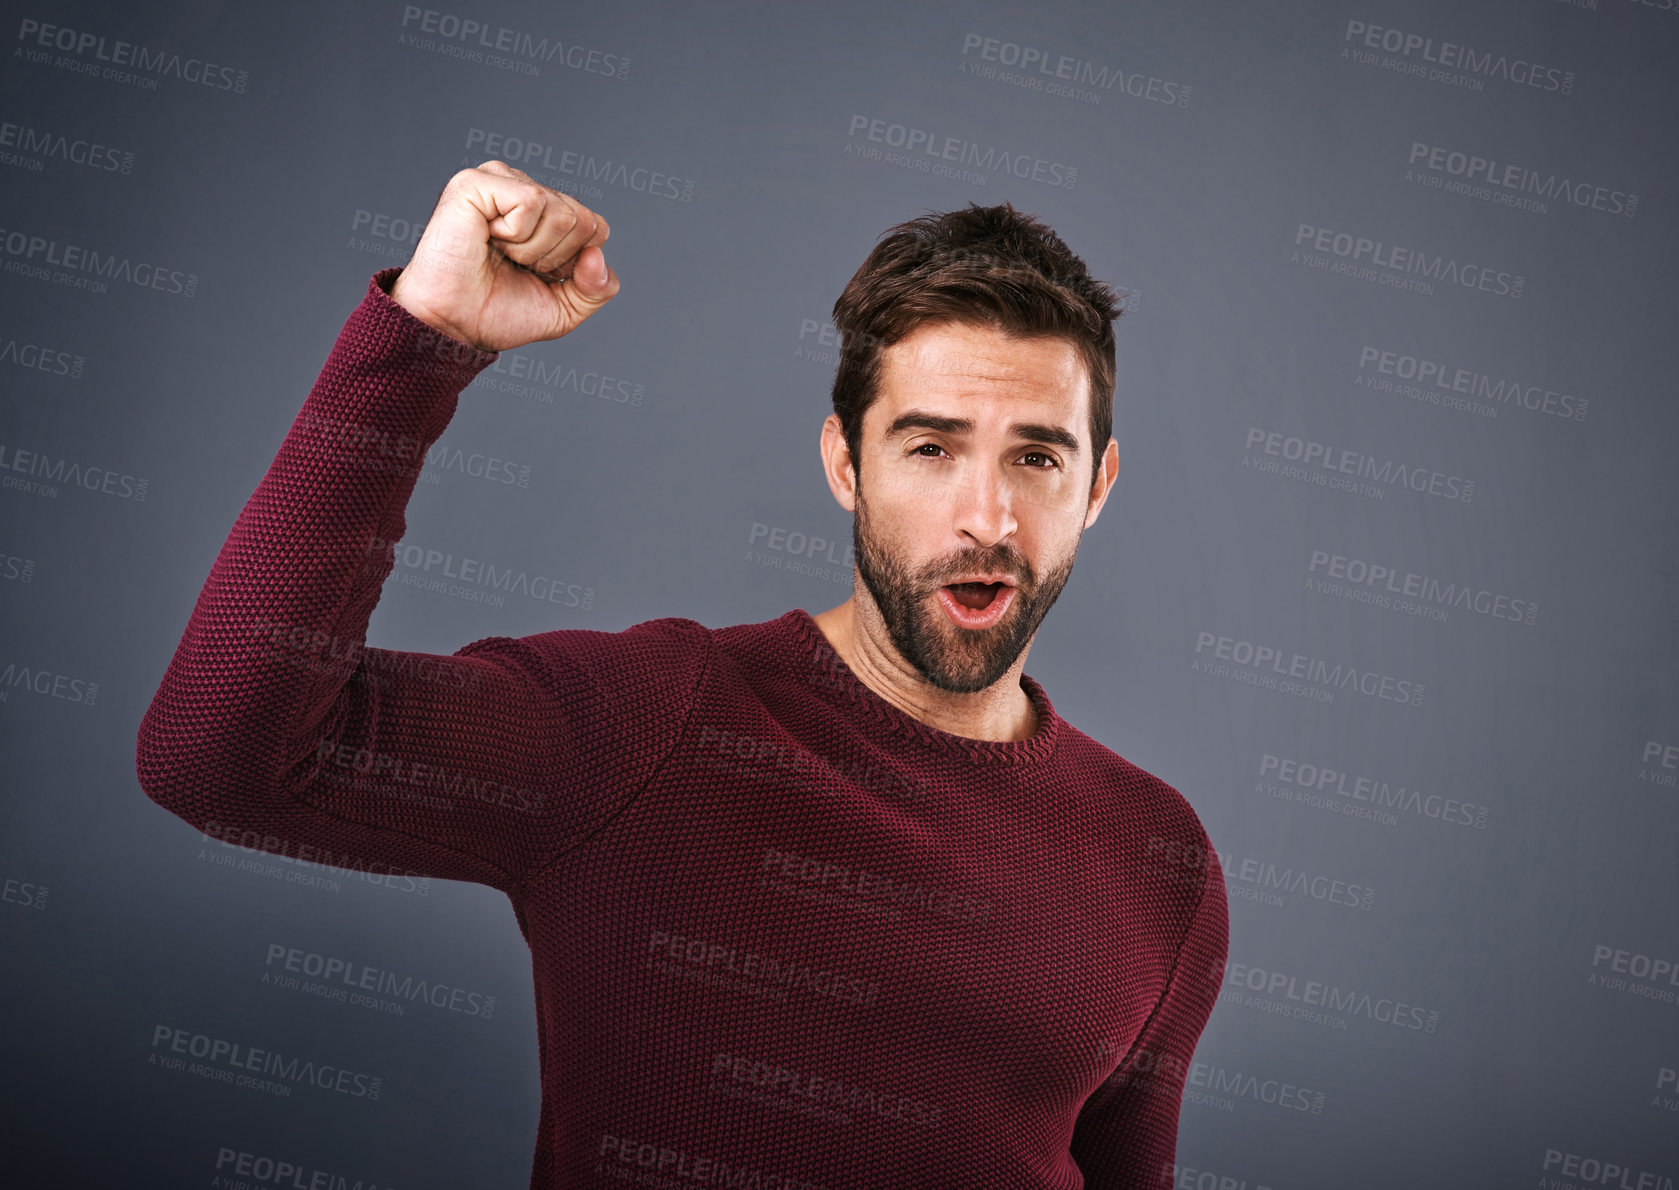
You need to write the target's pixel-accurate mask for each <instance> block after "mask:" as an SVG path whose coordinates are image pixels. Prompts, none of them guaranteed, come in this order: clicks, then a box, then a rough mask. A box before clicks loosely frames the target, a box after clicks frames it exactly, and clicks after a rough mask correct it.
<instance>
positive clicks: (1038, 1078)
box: [136, 269, 1228, 1190]
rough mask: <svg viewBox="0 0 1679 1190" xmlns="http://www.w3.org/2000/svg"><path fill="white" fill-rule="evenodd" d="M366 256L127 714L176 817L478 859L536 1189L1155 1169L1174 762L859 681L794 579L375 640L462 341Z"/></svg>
mask: <svg viewBox="0 0 1679 1190" xmlns="http://www.w3.org/2000/svg"><path fill="white" fill-rule="evenodd" d="M399 272H400V270H399V269H386V270H384V271H382V272H380V273H377V274H375V275H374V277H373V278H372V279H371V281H370V282H369V285H368V289H367V293H366V296H365V298H364V299H363V300H362V302H361V304H360V305H359V306H358V307H357V308H356V309H355V310H354V311H353V313H352V314H351V315H350V317H349V319H348V320H347V322H346V323H345V325H344V327H343V330H342V332H341V333H340V335H339V338H338V340H337V342H336V344H335V345H334V347H333V349H332V352H331V354H330V355H329V357H328V359H327V361H326V364H325V366H324V368H323V369H322V371H321V373H320V376H319V379H318V380H317V381H316V383H315V385H314V387H313V388H312V390H311V391H310V393H309V395H308V398H307V399H306V400H305V402H304V404H303V407H302V409H301V411H300V412H299V414H298V416H297V418H296V420H295V421H294V423H293V424H292V426H291V429H290V430H289V432H288V433H287V435H286V438H285V440H284V442H283V444H282V445H281V447H280V450H279V453H278V455H277V457H276V458H275V460H274V462H273V464H272V465H271V466H270V468H269V469H268V471H267V473H266V474H265V475H264V477H263V479H262V481H261V482H260V483H259V484H258V486H257V488H256V491H255V492H254V494H253V495H252V496H251V498H250V500H249V501H248V502H247V503H246V505H245V507H244V509H243V510H242V511H241V513H240V514H239V517H238V519H237V521H236V523H235V524H234V526H233V529H232V532H231V533H230V534H229V536H228V538H227V540H226V542H225V543H224V544H223V546H222V548H221V551H220V553H219V554H218V556H217V557H216V560H215V563H214V565H213V566H212V568H211V570H210V574H209V577H208V579H207V581H206V582H205V584H204V587H203V589H202V592H201V593H200V595H199V597H198V601H197V603H196V605H195V606H194V608H193V610H192V613H191V616H190V619H189V621H188V623H187V627H186V631H185V633H184V635H183V636H182V638H181V641H180V644H179V645H178V647H177V648H176V650H175V653H174V656H173V658H172V659H171V661H170V663H169V666H168V670H167V672H166V673H165V675H164V678H163V681H162V684H161V686H160V687H159V689H158V691H157V693H156V694H155V696H154V697H153V699H152V702H151V704H150V706H149V707H148V708H147V711H146V713H145V716H144V718H143V720H142V722H141V725H140V731H139V738H138V748H137V758H136V759H137V770H138V774H139V778H140V784H141V786H142V788H143V789H144V790H145V792H146V794H147V795H148V796H149V797H150V798H152V799H153V800H154V801H156V802H157V803H158V804H160V805H161V806H163V807H165V808H167V809H168V810H170V811H171V812H173V813H174V814H176V815H178V816H179V817H181V818H183V819H185V820H186V821H187V822H189V823H191V824H193V825H194V826H196V827H198V828H200V829H201V830H204V831H206V832H208V833H211V834H214V835H217V836H223V837H231V836H232V834H234V833H237V834H238V836H239V837H240V838H241V839H242V840H245V841H246V845H250V843H249V840H251V839H253V838H260V839H261V840H262V841H261V843H260V846H261V847H262V848H263V849H264V850H267V851H272V852H276V853H280V854H286V855H291V856H293V857H299V856H309V857H313V858H316V859H320V860H322V862H330V863H332V864H335V865H337V866H340V867H345V868H351V869H355V870H360V871H370V872H385V873H405V874H409V875H425V876H432V877H441V878H447V879H454V880H472V881H478V882H481V883H484V884H488V885H491V886H493V887H495V888H497V889H500V890H502V891H503V892H504V893H506V895H507V896H508V898H509V900H510V901H511V902H512V905H513V910H514V913H515V915H516V917H517V920H518V924H519V927H520V929H521V931H522V932H523V934H524V936H525V939H526V940H527V941H528V943H529V944H530V948H531V953H532V968H533V971H534V976H535V981H536V1011H537V1025H538V1034H537V1043H538V1045H539V1047H540V1063H541V1082H542V1103H541V1111H540V1116H539V1126H538V1133H537V1141H536V1153H535V1159H534V1163H533V1169H532V1175H531V1183H530V1184H531V1186H532V1187H535V1188H542V1190H549V1188H558V1187H568V1188H569V1187H605V1186H610V1185H619V1184H624V1183H629V1182H633V1183H634V1184H637V1185H655V1186H667V1187H704V1186H727V1187H760V1188H763V1190H799V1188H809V1190H814V1188H816V1187H826V1188H830V1190H841V1188H853V1187H883V1188H884V1187H922V1186H925V1187H971V1188H987V1190H1016V1188H1018V1190H1026V1188H1028V1187H1030V1188H1033V1190H1048V1188H1051V1187H1053V1188H1056V1190H1071V1188H1073V1187H1078V1186H1086V1187H1093V1188H1102V1190H1118V1188H1120V1187H1151V1188H1157V1187H1169V1186H1171V1185H1172V1184H1173V1174H1172V1162H1173V1158H1174V1149H1175V1145H1176V1137H1177V1128H1178V1112H1179V1105H1180V1101H1181V1096H1182V1093H1183V1088H1184V1082H1185V1077H1186V1075H1187V1073H1188V1071H1189V1067H1190V1057H1191V1054H1192V1053H1193V1052H1194V1049H1195V1046H1196V1042H1197V1040H1198V1038H1199V1037H1200V1034H1201V1031H1202V1029H1203V1027H1204V1026H1205V1024H1206V1021H1207V1018H1208V1015H1209V1014H1210V1012H1211V1010H1212V1006H1213V1003H1214V1001H1215V999H1216V998H1217V993H1218V989H1219V986H1220V983H1221V980H1222V976H1223V970H1224V962H1225V958H1226V948H1227V941H1228V916H1227V915H1228V907H1227V902H1226V894H1225V886H1224V878H1223V874H1222V872H1221V871H1220V868H1219V865H1218V863H1217V861H1216V857H1215V856H1214V853H1213V851H1212V848H1211V845H1210V844H1209V842H1208V839H1207V835H1206V833H1205V831H1204V830H1203V828H1202V825H1201V822H1200V821H1199V819H1198V818H1197V817H1196V815H1195V813H1194V811H1193V810H1192V809H1191V808H1190V806H1189V804H1188V803H1187V802H1186V801H1185V800H1184V798H1183V797H1182V795H1180V794H1179V793H1178V792H1177V791H1176V790H1175V789H1173V788H1172V787H1171V786H1169V785H1167V784H1166V783H1165V782H1163V781H1161V780H1160V779H1158V778H1156V777H1154V776H1152V775H1150V774H1149V773H1146V772H1144V771H1142V770H1141V769H1139V768H1137V767H1136V766H1135V765H1132V764H1131V763H1129V762H1128V761H1126V760H1124V759H1123V758H1121V757H1120V756H1118V755H1117V754H1115V753H1114V752H1113V751H1111V750H1110V749H1108V748H1106V747H1104V746H1103V745H1101V744H1099V743H1097V742H1096V741H1095V740H1093V739H1091V738H1090V737H1089V736H1087V735H1085V734H1084V733H1083V732H1081V731H1079V730H1078V729H1077V728H1075V727H1073V726H1072V725H1071V724H1070V723H1067V722H1066V721H1064V720H1063V719H1061V718H1060V717H1059V716H1058V715H1057V714H1056V712H1055V709H1054V707H1053V706H1052V705H1051V704H1050V700H1049V697H1048V695H1047V694H1046V693H1045V692H1044V690H1043V688H1042V687H1041V686H1040V685H1039V684H1038V683H1037V682H1036V681H1035V680H1033V679H1032V678H1031V677H1029V676H1023V677H1022V678H1021V679H1020V684H1021V687H1022V689H1023V690H1024V691H1025V692H1026V694H1027V696H1028V697H1029V698H1030V699H1031V701H1032V703H1033V704H1034V706H1035V707H1036V710H1037V713H1038V726H1037V730H1036V732H1035V734H1034V735H1032V736H1031V737H1030V738H1028V739H1023V740H1014V741H1007V742H997V741H986V740H976V739H969V738H966V737H962V736H958V735H954V734H951V733H948V732H945V731H941V730H939V729H937V728H935V727H932V726H930V725H928V724H925V723H923V722H921V721H920V720H918V719H916V718H915V717H914V716H912V715H909V714H907V713H906V712H904V711H902V710H900V709H898V708H897V707H895V706H893V705H892V704H891V703H889V702H887V701H886V700H885V699H883V698H882V697H880V696H879V695H878V694H876V693H875V692H874V691H873V690H871V689H869V687H867V686H866V685H864V684H863V682H862V681H861V680H859V679H858V678H857V676H856V675H855V674H854V673H853V672H852V671H851V670H850V669H849V668H848V667H847V665H846V664H845V662H844V661H843V660H842V659H841V658H840V657H839V655H838V654H837V653H836V652H835V650H834V649H833V647H832V646H831V645H830V644H829V643H828V641H827V639H826V638H825V637H824V635H823V634H822V631H821V629H820V628H819V627H818V626H817V624H816V622H815V621H814V620H813V619H812V618H811V617H810V616H809V615H808V614H807V613H806V612H805V611H803V610H799V609H795V610H793V611H789V612H787V613H786V614H785V615H782V616H780V617H779V618H776V619H773V620H767V621H764V622H761V623H753V624H736V625H733V626H729V627H724V628H717V629H711V628H707V627H705V626H704V625H702V624H700V623H698V622H696V621H694V620H691V619H685V618H678V617H671V618H664V619H654V620H648V621H644V622H642V623H638V624H635V625H633V626H631V627H628V628H625V629H623V630H622V631H617V632H606V631H599V630H594V629H581V628H566V629H559V630H555V631H549V632H541V633H537V634H534V635H531V636H525V637H521V638H517V639H515V638H511V637H506V636H491V637H486V638H484V639H481V640H476V641H473V642H472V643H470V644H468V645H466V646H465V647H463V648H461V649H460V650H459V651H457V652H456V653H454V654H453V655H443V654H430V653H415V652H399V651H394V650H385V649H378V648H373V647H370V646H368V645H367V644H366V643H365V641H366V630H367V623H368V619H369V617H370V616H371V615H372V612H373V608H374V606H375V604H376V603H377V602H378V600H379V596H380V591H381V587H382V585H383V583H384V581H385V578H386V576H387V575H389V574H390V572H391V570H392V568H393V566H394V563H395V555H394V552H393V550H394V548H395V543H397V542H399V541H400V539H401V538H402V536H403V532H404V529H405V527H406V526H405V519H404V508H405V506H406V504H407V502H408V499H409V497H410V495H411V494H412V492H413V489H414V485H415V482H416V480H417V478H418V475H419V470H420V466H421V464H422V463H423V462H424V458H425V454H426V450H427V448H428V447H429V446H430V445H431V444H432V443H434V442H435V441H436V440H437V438H438V437H439V436H440V435H441V434H442V433H443V430H444V428H445V427H446V426H447V425H448V423H449V420H450V418H451V417H452V416H453V414H454V410H455V404H456V401H457V399H458V397H459V394H460V392H461V390H462V389H463V388H465V386H466V385H467V384H468V383H469V382H470V381H471V380H472V378H473V377H474V376H476V375H477V374H478V372H479V371H481V370H482V369H483V368H485V367H487V366H488V365H489V364H490V363H492V362H493V361H494V360H495V358H496V356H495V355H493V354H491V353H488V352H484V351H480V350H477V349H475V348H472V347H470V346H469V345H467V344H464V343H461V342H459V341H457V340H455V339H453V338H450V337H449V336H447V335H443V334H440V333H439V332H437V331H434V330H432V329H431V328H430V327H428V326H426V325H425V324H424V323H422V322H421V321H419V320H418V319H416V318H415V317H413V316H412V315H411V314H409V313H408V311H406V310H405V309H403V308H402V307H401V306H399V305H398V304H397V303H396V302H395V301H393V300H392V299H391V298H390V296H389V287H390V285H391V284H392V283H393V282H394V280H395V278H396V276H397V275H398V273H399Z"/></svg>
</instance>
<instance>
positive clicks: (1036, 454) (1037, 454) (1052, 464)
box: [1020, 450, 1061, 471]
mask: <svg viewBox="0 0 1679 1190" xmlns="http://www.w3.org/2000/svg"><path fill="white" fill-rule="evenodd" d="M1020 457H1021V458H1023V459H1047V460H1048V461H1049V466H1047V467H1040V466H1038V465H1037V464H1035V463H1034V464H1032V467H1033V469H1034V470H1036V471H1053V470H1055V468H1057V467H1059V466H1060V465H1061V464H1060V463H1059V462H1058V461H1057V460H1056V459H1055V458H1054V456H1052V455H1046V454H1045V453H1044V452H1043V451H1041V450H1031V451H1027V452H1026V453H1025V454H1023V455H1021V456H1020Z"/></svg>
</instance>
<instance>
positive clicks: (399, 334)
mask: <svg viewBox="0 0 1679 1190" xmlns="http://www.w3.org/2000/svg"><path fill="white" fill-rule="evenodd" d="M401 275H402V267H401V266H396V267H393V268H388V269H380V270H379V271H378V272H377V273H374V274H373V276H372V277H371V278H369V279H368V282H367V293H366V294H365V295H364V296H363V297H362V303H361V309H360V310H358V311H357V312H356V313H357V314H358V315H359V316H360V319H358V320H365V321H366V322H367V323H368V324H369V327H370V329H375V330H376V332H377V337H378V339H379V340H380V341H381V342H382V343H384V344H385V345H387V346H388V348H389V349H390V351H391V353H392V355H393V356H395V357H399V358H400V357H404V356H406V357H408V359H409V360H410V361H411V362H412V363H413V364H415V365H418V366H422V367H423V368H424V369H425V370H426V371H427V372H429V373H431V374H432V375H434V376H436V378H437V379H438V380H440V381H442V382H444V383H445V384H448V385H449V386H450V387H452V388H453V389H454V390H455V391H456V392H459V391H460V390H461V389H463V388H465V387H466V386H467V385H468V384H471V383H472V381H473V379H474V378H476V377H477V375H478V373H480V372H482V371H483V370H484V369H485V368H487V367H489V366H490V365H491V364H493V363H495V362H496V360H497V359H499V358H500V356H501V353H500V352H496V351H484V350H483V349H481V348H478V347H474V346H473V345H472V344H471V343H465V342H462V341H461V340H460V339H457V338H455V337H454V336H453V335H447V334H444V333H443V332H442V331H440V330H438V329H437V328H436V327H434V326H432V325H431V324H430V323H427V322H424V321H422V320H421V319H419V318H416V317H415V316H414V315H413V314H412V313H411V312H410V311H409V310H408V308H407V307H406V306H404V305H403V304H402V303H401V302H399V301H397V300H396V299H395V298H393V297H392V296H391V289H392V287H393V286H395V284H396V279H397V278H398V277H399V276H401Z"/></svg>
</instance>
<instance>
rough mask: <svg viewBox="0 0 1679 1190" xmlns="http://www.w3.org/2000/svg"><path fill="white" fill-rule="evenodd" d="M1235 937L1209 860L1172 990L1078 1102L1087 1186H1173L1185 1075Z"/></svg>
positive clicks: (1131, 1189) (1078, 1152)
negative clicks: (1092, 1090) (1090, 1091)
mask: <svg viewBox="0 0 1679 1190" xmlns="http://www.w3.org/2000/svg"><path fill="white" fill-rule="evenodd" d="M1209 850H1210V849H1209ZM1229 945H1230V908H1229V904H1228V902H1227V900H1226V897H1225V890H1224V873H1223V871H1221V870H1220V867H1219V865H1218V864H1217V863H1216V862H1215V863H1209V864H1208V865H1207V868H1206V872H1205V875H1204V878H1203V881H1202V885H1201V898H1200V901H1199V902H1198V903H1197V904H1196V907H1195V912H1194V915H1193V916H1192V917H1191V918H1190V922H1189V929H1188V931H1187V932H1186V933H1185V935H1184V939H1183V942H1182V943H1181V944H1180V945H1179V947H1178V954H1177V959H1176V961H1175V963H1174V965H1173V967H1172V973H1171V975H1170V977H1169V978H1168V979H1167V981H1166V990H1165V991H1164V992H1162V993H1161V995H1160V999H1159V1001H1158V1002H1157V1003H1156V1004H1155V1006H1154V1012H1153V1013H1152V1014H1151V1015H1150V1016H1149V1019H1148V1022H1147V1023H1146V1024H1145V1025H1144V1026H1143V1030H1142V1032H1141V1033H1140V1034H1138V1036H1137V1040H1136V1041H1135V1042H1134V1043H1133V1044H1132V1046H1131V1049H1130V1050H1129V1051H1128V1052H1127V1053H1126V1055H1125V1057H1124V1058H1123V1059H1122V1060H1121V1061H1120V1063H1119V1065H1118V1067H1116V1068H1115V1070H1114V1072H1113V1074H1112V1075H1110V1076H1109V1078H1108V1080H1107V1081H1106V1082H1104V1083H1103V1084H1102V1085H1101V1086H1100V1087H1099V1088H1097V1090H1096V1091H1095V1093H1094V1094H1092V1095H1091V1096H1090V1098H1088V1099H1086V1100H1085V1102H1084V1106H1083V1107H1082V1108H1080V1109H1079V1114H1078V1120H1077V1122H1076V1123H1075V1125H1074V1127H1073V1140H1072V1145H1071V1152H1072V1156H1073V1160H1074V1161H1075V1162H1077V1164H1078V1167H1079V1169H1080V1170H1081V1171H1082V1172H1083V1174H1084V1184H1085V1187H1086V1190H1144V1188H1147V1190H1167V1188H1169V1187H1171V1186H1172V1184H1173V1177H1172V1164H1173V1161H1174V1159H1175V1158H1176V1155H1177V1143H1178V1109H1179V1106H1180V1105H1181V1103H1182V1100H1183V1088H1184V1081H1185V1079H1186V1078H1187V1077H1188V1074H1189V1061H1190V1057H1191V1056H1192V1055H1193V1054H1194V1053H1195V1045H1196V1042H1198V1041H1199V1040H1200V1037H1201V1031H1202V1029H1204V1028H1205V1027H1206V1024H1207V1018H1208V1017H1209V1016H1211V1015H1212V1011H1213V1004H1214V1002H1215V1001H1217V999H1218V992H1219V987H1220V986H1221V984H1222V983H1223V979H1224V963H1225V959H1226V958H1227V957H1228V952H1229Z"/></svg>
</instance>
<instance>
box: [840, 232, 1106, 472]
mask: <svg viewBox="0 0 1679 1190" xmlns="http://www.w3.org/2000/svg"><path fill="white" fill-rule="evenodd" d="M1122 300H1123V299H1122V297H1121V295H1120V294H1119V293H1118V292H1117V291H1115V290H1114V289H1113V288H1112V287H1110V286H1109V285H1107V284H1105V283H1103V282H1101V281H1098V280H1096V279H1095V278H1093V277H1092V276H1091V275H1090V272H1089V270H1088V269H1087V268H1086V267H1085V264H1084V261H1082V260H1080V259H1079V258H1078V257H1077V256H1075V255H1073V253H1072V250H1071V249H1069V248H1068V247H1067V245H1066V244H1065V243H1063V242H1062V240H1061V237H1060V236H1058V235H1056V234H1055V231H1054V229H1053V228H1051V227H1050V226H1049V225H1048V224H1046V223H1043V222H1040V221H1039V220H1038V219H1037V218H1035V217H1034V216H1032V215H1030V214H1027V213H1025V212H1022V211H1017V210H1015V209H1014V206H1013V205H1012V204H1011V203H1007V202H1005V203H1002V204H1001V205H998V206H991V207H982V206H980V205H979V204H978V203H975V202H970V203H968V205H967V207H965V208H963V209H961V210H954V211H946V212H944V213H942V214H941V213H938V212H929V213H928V214H926V215H922V216H919V217H917V218H915V219H910V220H908V221H907V222H904V223H900V224H898V225H897V226H896V227H891V228H888V229H887V230H886V231H884V232H882V233H881V239H880V242H879V243H877V244H876V245H875V247H874V249H873V251H871V252H870V253H869V255H868V258H867V259H866V260H864V261H863V263H862V266H861V267H860V268H858V270H857V271H856V272H855V273H854V274H852V277H851V280H850V281H848V282H847V283H846V286H845V290H844V291H843V292H842V293H841V294H840V295H839V298H838V300H836V301H835V302H834V310H833V318H834V326H835V328H836V329H837V330H838V331H839V333H840V358H839V367H838V370H837V371H836V372H835V374H834V394H833V395H834V413H835V414H837V415H838V417H839V420H840V425H841V427H842V428H843V430H844V434H845V444H846V446H847V447H848V448H849V449H850V451H851V459H852V466H853V467H855V468H856V470H857V473H858V475H859V476H861V474H862V454H861V447H862V439H863V415H864V413H866V412H867V411H868V408H869V406H870V405H872V404H873V403H874V400H875V398H876V396H877V395H878V386H879V381H880V361H881V353H882V352H883V351H884V350H885V349H886V348H887V347H890V346H891V345H892V344H894V343H896V342H897V341H898V340H900V339H902V338H903V337H904V336H906V335H908V334H909V333H910V332H911V331H913V330H915V329H916V328H917V327H919V326H922V325H925V324H928V323H941V322H958V323H966V324H970V325H975V326H981V327H988V328H990V329H992V330H997V331H1001V332H1002V333H1004V334H1007V335H1012V336H1021V337H1030V336H1039V335H1048V336H1054V337H1059V338H1063V339H1066V340H1069V341H1070V342H1071V343H1072V344H1073V345H1074V347H1076V348H1077V350H1078V353H1079V356H1080V358H1081V359H1082V361H1083V363H1084V365H1085V373H1086V375H1087V376H1088V377H1089V379H1090V451H1091V456H1092V458H1091V462H1090V482H1091V486H1092V487H1094V486H1095V484H1096V477H1097V472H1098V469H1099V467H1100V465H1101V461H1102V453H1103V451H1105V450H1106V449H1107V445H1108V439H1109V438H1110V437H1111V436H1112V433H1113V396H1114V375H1115V367H1114V328H1113V324H1114V321H1115V320H1116V319H1117V318H1118V317H1119V315H1120V308H1121V303H1122Z"/></svg>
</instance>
